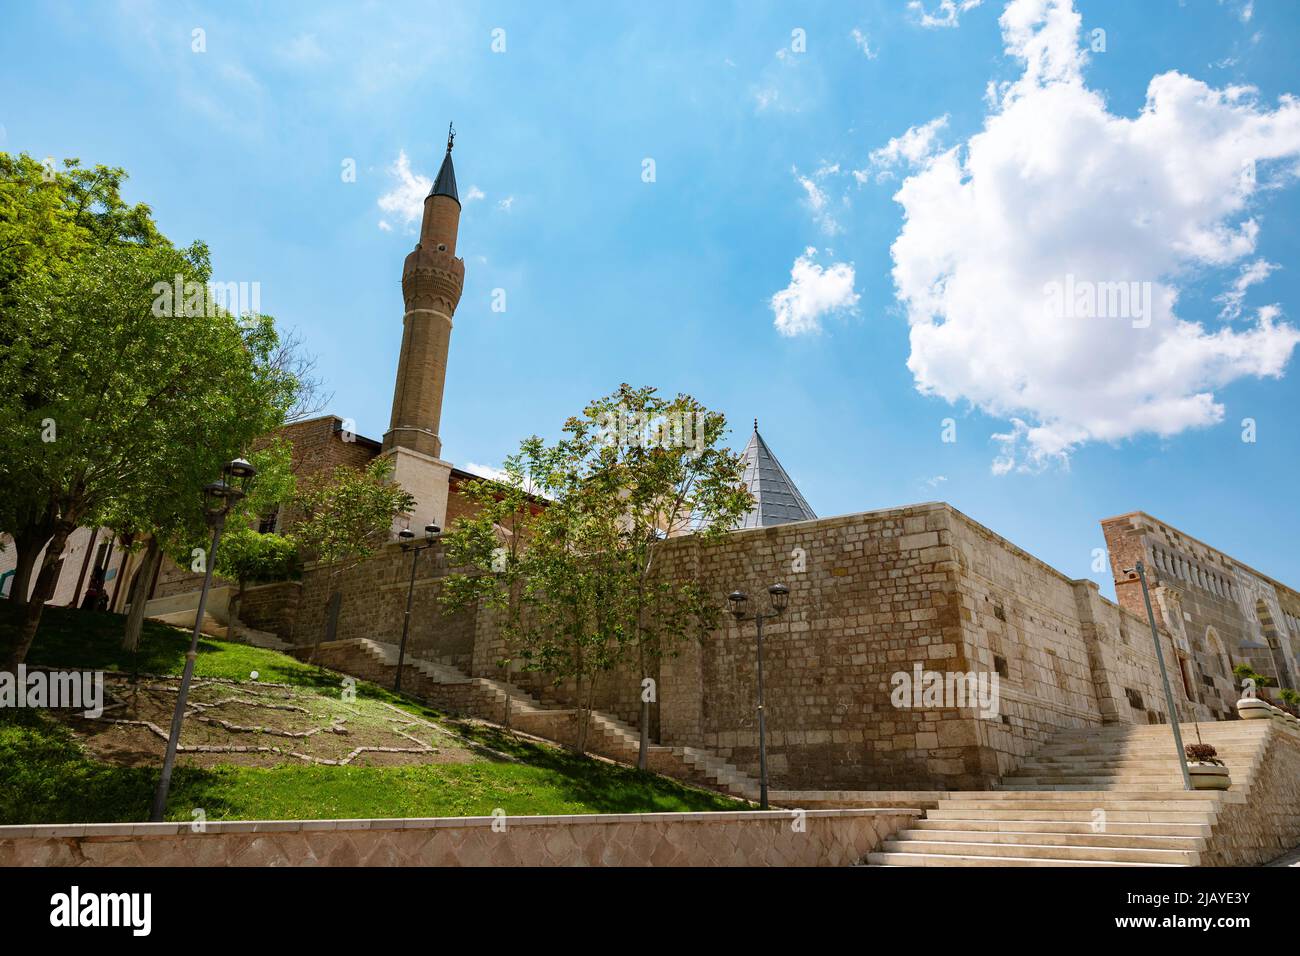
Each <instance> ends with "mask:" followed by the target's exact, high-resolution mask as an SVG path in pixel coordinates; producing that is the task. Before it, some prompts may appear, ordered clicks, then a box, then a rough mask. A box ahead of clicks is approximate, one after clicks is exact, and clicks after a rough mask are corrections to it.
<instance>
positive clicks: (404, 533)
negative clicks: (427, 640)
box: [393, 524, 442, 694]
mask: <svg viewBox="0 0 1300 956" xmlns="http://www.w3.org/2000/svg"><path fill="white" fill-rule="evenodd" d="M441 533H442V529H441V528H439V527H438V526H437V525H436V524H426V525H425V526H424V541H425V543H424V544H422V545H417V544H415V532H414V531H412V530H411V529H410V528H403V529H402V530H401V531H399V532H397V537H398V540H400V541H401V543H402V550H403V551H410V552H411V583H410V586H409V587H407V589H406V614H405V616H404V617H403V618H402V643H401V644H400V645H399V646H398V648H397V676H396V677H395V678H393V693H394V694H400V693H401V692H402V667H403V665H404V664H405V663H406V636H407V634H409V633H410V630H411V601H412V600H413V599H414V598H415V565H416V562H417V561H419V560H420V552H421V551H427V550H428V549H429V548H432V547H433V545H434V543H435V539H436V538H437V537H438V535H439V534H441Z"/></svg>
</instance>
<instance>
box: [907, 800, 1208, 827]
mask: <svg viewBox="0 0 1300 956" xmlns="http://www.w3.org/2000/svg"><path fill="white" fill-rule="evenodd" d="M1094 810H1104V811H1105V813H1106V817H1105V819H1106V820H1107V821H1108V822H1111V823H1213V822H1214V821H1215V820H1216V819H1217V818H1218V815H1217V814H1215V813H1212V812H1203V811H1174V810H1151V811H1145V812H1142V811H1136V810H1112V809H1110V808H1108V807H1104V806H1102V805H1101V804H1098V805H1096V806H1095V807H1093V808H1091V809H1087V810H1064V809H1050V810H1026V809H1022V808H1017V807H1008V808H1007V809H1005V810H1003V809H999V810H987V809H980V810H978V813H979V816H980V817H981V818H985V819H989V820H1053V821H1063V822H1085V823H1087V822H1092V821H1093V820H1094V819H1095V818H1094V817H1093V811H1094ZM973 812H975V811H973V810H972V809H971V808H969V807H951V808H946V807H944V806H942V805H941V806H940V807H939V808H938V809H936V810H929V811H927V816H928V817H929V819H931V820H969V819H970V818H971V814H972V813H973Z"/></svg>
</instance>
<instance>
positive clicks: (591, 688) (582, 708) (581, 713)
mask: <svg viewBox="0 0 1300 956" xmlns="http://www.w3.org/2000/svg"><path fill="white" fill-rule="evenodd" d="M595 699H596V675H595V674H592V675H591V679H590V680H589V681H587V703H586V704H585V705H584V704H583V702H582V685H581V683H579V685H578V753H580V754H585V753H586V752H587V730H588V728H589V727H590V726H591V708H592V704H593V702H594V701H595Z"/></svg>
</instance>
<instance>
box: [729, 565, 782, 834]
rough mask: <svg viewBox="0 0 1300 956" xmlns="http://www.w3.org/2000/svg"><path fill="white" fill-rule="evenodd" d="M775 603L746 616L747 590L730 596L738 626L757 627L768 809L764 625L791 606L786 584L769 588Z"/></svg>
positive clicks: (761, 787) (761, 770)
mask: <svg viewBox="0 0 1300 956" xmlns="http://www.w3.org/2000/svg"><path fill="white" fill-rule="evenodd" d="M767 593H768V596H769V597H770V598H771V600H772V610H770V611H768V612H767V613H764V612H762V611H754V613H753V614H749V615H747V614H746V613H745V608H746V606H747V605H748V604H749V595H748V594H746V593H745V592H744V591H732V592H731V594H729V595H728V596H727V600H728V601H730V602H731V613H732V614H733V615H735V618H736V623H740V622H741V621H745V620H753V621H754V623H755V625H757V628H758V806H759V809H760V810H766V809H767V719H766V717H765V716H764V713H763V622H764V621H766V620H768V619H770V618H774V617H779V616H780V615H781V612H782V611H784V610H785V609H786V605H788V604H789V603H790V589H789V588H788V587H786V586H785V585H784V584H773V585H772V586H771V587H770V588H768V589H767Z"/></svg>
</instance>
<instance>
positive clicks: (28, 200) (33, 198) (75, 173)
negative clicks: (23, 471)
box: [0, 152, 206, 605]
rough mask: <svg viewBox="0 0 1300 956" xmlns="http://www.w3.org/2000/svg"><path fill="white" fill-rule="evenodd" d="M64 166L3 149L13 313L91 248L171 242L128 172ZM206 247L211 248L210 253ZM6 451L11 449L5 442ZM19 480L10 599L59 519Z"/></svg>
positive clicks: (28, 401)
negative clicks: (139, 200)
mask: <svg viewBox="0 0 1300 956" xmlns="http://www.w3.org/2000/svg"><path fill="white" fill-rule="evenodd" d="M63 165H64V168H63V169H62V170H56V169H55V168H54V167H53V166H45V165H43V164H42V163H39V162H37V161H36V160H35V159H33V158H32V157H31V156H28V155H27V154H25V153H24V154H21V155H18V156H14V155H11V154H9V153H4V152H0V315H4V316H11V315H12V314H13V312H14V310H15V308H16V307H17V304H18V295H19V292H18V290H19V289H20V288H21V287H22V286H23V285H24V284H26V283H30V282H38V283H39V282H49V281H53V280H57V279H59V278H60V277H63V276H65V275H66V273H67V271H68V270H69V269H70V268H72V267H73V264H74V263H75V262H76V261H77V260H78V259H79V258H81V257H83V256H85V255H86V254H87V253H88V252H89V251H91V250H93V249H96V248H105V247H110V246H114V247H121V246H128V247H135V248H139V247H143V248H170V243H169V242H168V241H167V239H166V237H164V236H163V235H162V234H161V233H159V232H158V229H157V227H156V226H155V225H154V222H153V219H152V217H151V214H150V210H149V207H148V206H146V205H144V204H137V205H135V206H129V205H127V203H125V202H124V201H123V200H122V198H121V195H120V189H121V185H122V182H123V181H124V180H125V179H126V173H125V172H124V171H123V170H121V169H117V168H112V167H108V166H96V167H94V168H93V169H84V168H82V167H81V164H80V161H78V160H76V159H68V160H65V161H64V164H63ZM204 254H206V253H204ZM9 327H10V326H9V325H8V323H3V324H0V350H3V351H10V350H12V349H13V348H14V347H16V346H17V345H18V344H19V343H17V342H14V341H11V340H10V338H9V335H10V332H9V331H8V328H9ZM35 374H36V370H35V369H32V370H31V376H29V377H27V378H25V379H24V378H20V379H19V381H20V383H21V384H22V386H23V387H21V388H18V389H16V390H13V391H9V392H7V393H6V400H7V402H9V403H17V404H18V405H19V406H21V407H22V408H24V409H25V410H30V408H31V406H32V404H33V403H38V402H39V401H40V400H41V398H42V394H43V393H42V391H41V390H40V389H30V388H28V387H27V386H28V384H29V383H30V382H34V381H35V379H34V375H35ZM5 450H6V451H7V450H9V449H5ZM31 490H32V489H24V488H22V487H21V486H20V483H18V482H17V481H15V482H14V484H13V486H10V487H6V488H5V494H3V495H0V530H6V531H9V532H10V534H11V535H12V536H13V538H14V546H15V550H16V552H17V554H16V557H17V565H16V568H15V574H14V580H13V585H12V588H11V589H10V600H11V601H13V602H14V604H15V605H17V604H24V603H26V601H27V596H28V593H29V591H30V590H31V586H32V581H31V574H32V571H33V569H34V568H35V565H36V560H37V558H38V556H39V555H40V553H41V549H42V548H44V547H45V546H46V544H47V543H48V542H49V541H50V539H51V538H52V537H53V535H54V530H55V528H54V522H55V519H54V517H53V515H52V514H51V513H50V511H49V508H48V502H47V501H46V500H45V498H44V496H43V494H41V493H40V492H39V490H37V491H36V493H34V494H27V493H24V491H31Z"/></svg>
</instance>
